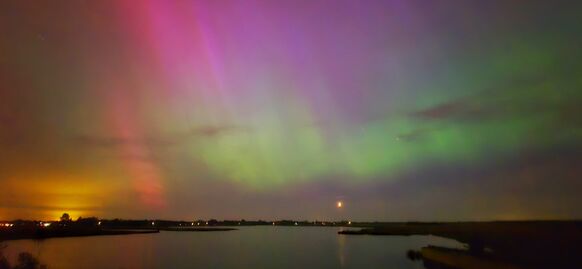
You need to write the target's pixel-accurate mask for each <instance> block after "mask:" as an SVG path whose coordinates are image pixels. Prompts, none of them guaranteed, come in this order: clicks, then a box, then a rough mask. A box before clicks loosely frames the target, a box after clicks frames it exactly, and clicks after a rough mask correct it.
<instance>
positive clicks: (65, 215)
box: [61, 213, 71, 222]
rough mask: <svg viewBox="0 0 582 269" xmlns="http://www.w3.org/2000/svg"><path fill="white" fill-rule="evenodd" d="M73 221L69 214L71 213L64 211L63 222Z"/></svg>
mask: <svg viewBox="0 0 582 269" xmlns="http://www.w3.org/2000/svg"><path fill="white" fill-rule="evenodd" d="M69 221H71V216H69V213H63V215H62V216H61V222H69Z"/></svg>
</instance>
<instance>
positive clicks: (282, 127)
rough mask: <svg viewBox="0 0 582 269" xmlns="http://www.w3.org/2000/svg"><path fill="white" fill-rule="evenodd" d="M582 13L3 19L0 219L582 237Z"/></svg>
mask: <svg viewBox="0 0 582 269" xmlns="http://www.w3.org/2000/svg"><path fill="white" fill-rule="evenodd" d="M579 3H580V1H569V2H566V1H564V2H563V3H561V2H560V1H508V0H497V1H420V0H419V1H409V0H384V1H373V0H366V1H340V0H333V1H320V0H316V1H302V0H298V1H295V0H293V1H272V0H245V1H222V0H217V1H178V0H176V1H165V0H139V1H138V0H135V1H133V0H117V1H113V0H103V1H101V0H100V1H81V0H70V1H64V0H55V1H41V0H38V1H30V0H20V1H19V0H4V1H1V2H0V219H15V218H27V219H55V218H58V217H59V216H60V215H61V214H62V213H63V212H69V213H70V214H71V216H72V217H73V218H77V217H79V216H84V217H85V216H99V217H103V218H113V217H120V218H168V219H185V220H191V219H199V218H218V219H223V218H227V219H240V218H246V219H260V218H262V219H283V218H289V219H290V218H292V219H309V220H314V219H320V220H321V219H349V220H384V221H398V220H421V221H422V220H424V221H432V220H435V221H443V220H491V219H503V220H506V219H531V218H535V219H573V218H582V207H581V206H580V205H581V204H582V195H581V190H582V19H581V16H580V14H581V13H582V4H579ZM337 201H343V207H342V208H337V207H336V203H337Z"/></svg>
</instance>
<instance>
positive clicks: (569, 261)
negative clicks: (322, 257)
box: [339, 221, 582, 268]
mask: <svg viewBox="0 0 582 269" xmlns="http://www.w3.org/2000/svg"><path fill="white" fill-rule="evenodd" d="M339 233H340V234H344V235H388V236H389V235H435V236H441V237H446V238H450V239H455V240H457V241H459V242H462V243H465V244H467V246H468V249H467V250H462V251H461V250H452V249H445V248H440V247H434V246H427V247H425V248H423V249H421V250H420V251H418V252H411V253H409V257H410V256H412V257H411V258H414V257H418V258H422V259H423V260H424V262H425V265H427V268H582V222H579V221H523V222H459V223H392V224H378V225H376V226H375V227H370V228H363V229H360V230H346V231H340V232H339ZM415 253H416V254H415Z"/></svg>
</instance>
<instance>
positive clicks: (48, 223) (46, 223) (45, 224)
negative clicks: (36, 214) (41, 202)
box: [42, 222, 51, 227]
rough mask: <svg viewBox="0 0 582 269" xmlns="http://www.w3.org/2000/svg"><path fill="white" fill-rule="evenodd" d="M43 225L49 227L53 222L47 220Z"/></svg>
mask: <svg viewBox="0 0 582 269" xmlns="http://www.w3.org/2000/svg"><path fill="white" fill-rule="evenodd" d="M42 226H43V227H49V226H51V223H50V222H45V223H43V224H42Z"/></svg>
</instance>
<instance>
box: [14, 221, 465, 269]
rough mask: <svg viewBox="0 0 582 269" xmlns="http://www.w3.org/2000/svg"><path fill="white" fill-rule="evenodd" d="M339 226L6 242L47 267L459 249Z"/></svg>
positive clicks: (319, 260) (397, 260)
mask: <svg viewBox="0 0 582 269" xmlns="http://www.w3.org/2000/svg"><path fill="white" fill-rule="evenodd" d="M340 229H342V228H338V227H283V226H275V227H273V226H254V227H241V228H240V229H239V230H237V231H227V232H164V231H162V232H160V233H159V234H138V235H122V236H95V237H70V238H52V239H46V240H42V241H34V240H16V241H8V242H4V244H5V245H6V246H7V248H6V249H4V253H5V255H6V256H8V257H9V259H10V260H11V261H14V260H15V259H16V256H17V254H18V253H19V252H22V251H28V252H30V253H32V254H33V255H35V256H37V257H38V258H39V259H40V261H41V263H43V264H46V265H47V266H48V268H49V269H69V268H70V269H73V268H75V269H78V268H85V269H93V268H94V269H104V268H120V269H121V268H124V269H133V268H151V269H158V268H159V269H167V268H173V269H179V268H245V269H246V268H278V269H284V268H400V269H407V268H419V269H420V268H423V266H422V263H421V262H413V261H410V260H408V259H407V258H406V251H407V250H409V249H420V248H421V247H423V246H426V245H429V244H432V245H439V246H446V247H461V246H462V245H461V244H460V243H458V242H456V241H454V240H449V239H445V238H439V237H434V236H346V235H338V234H337V232H338V231H339V230H340Z"/></svg>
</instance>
